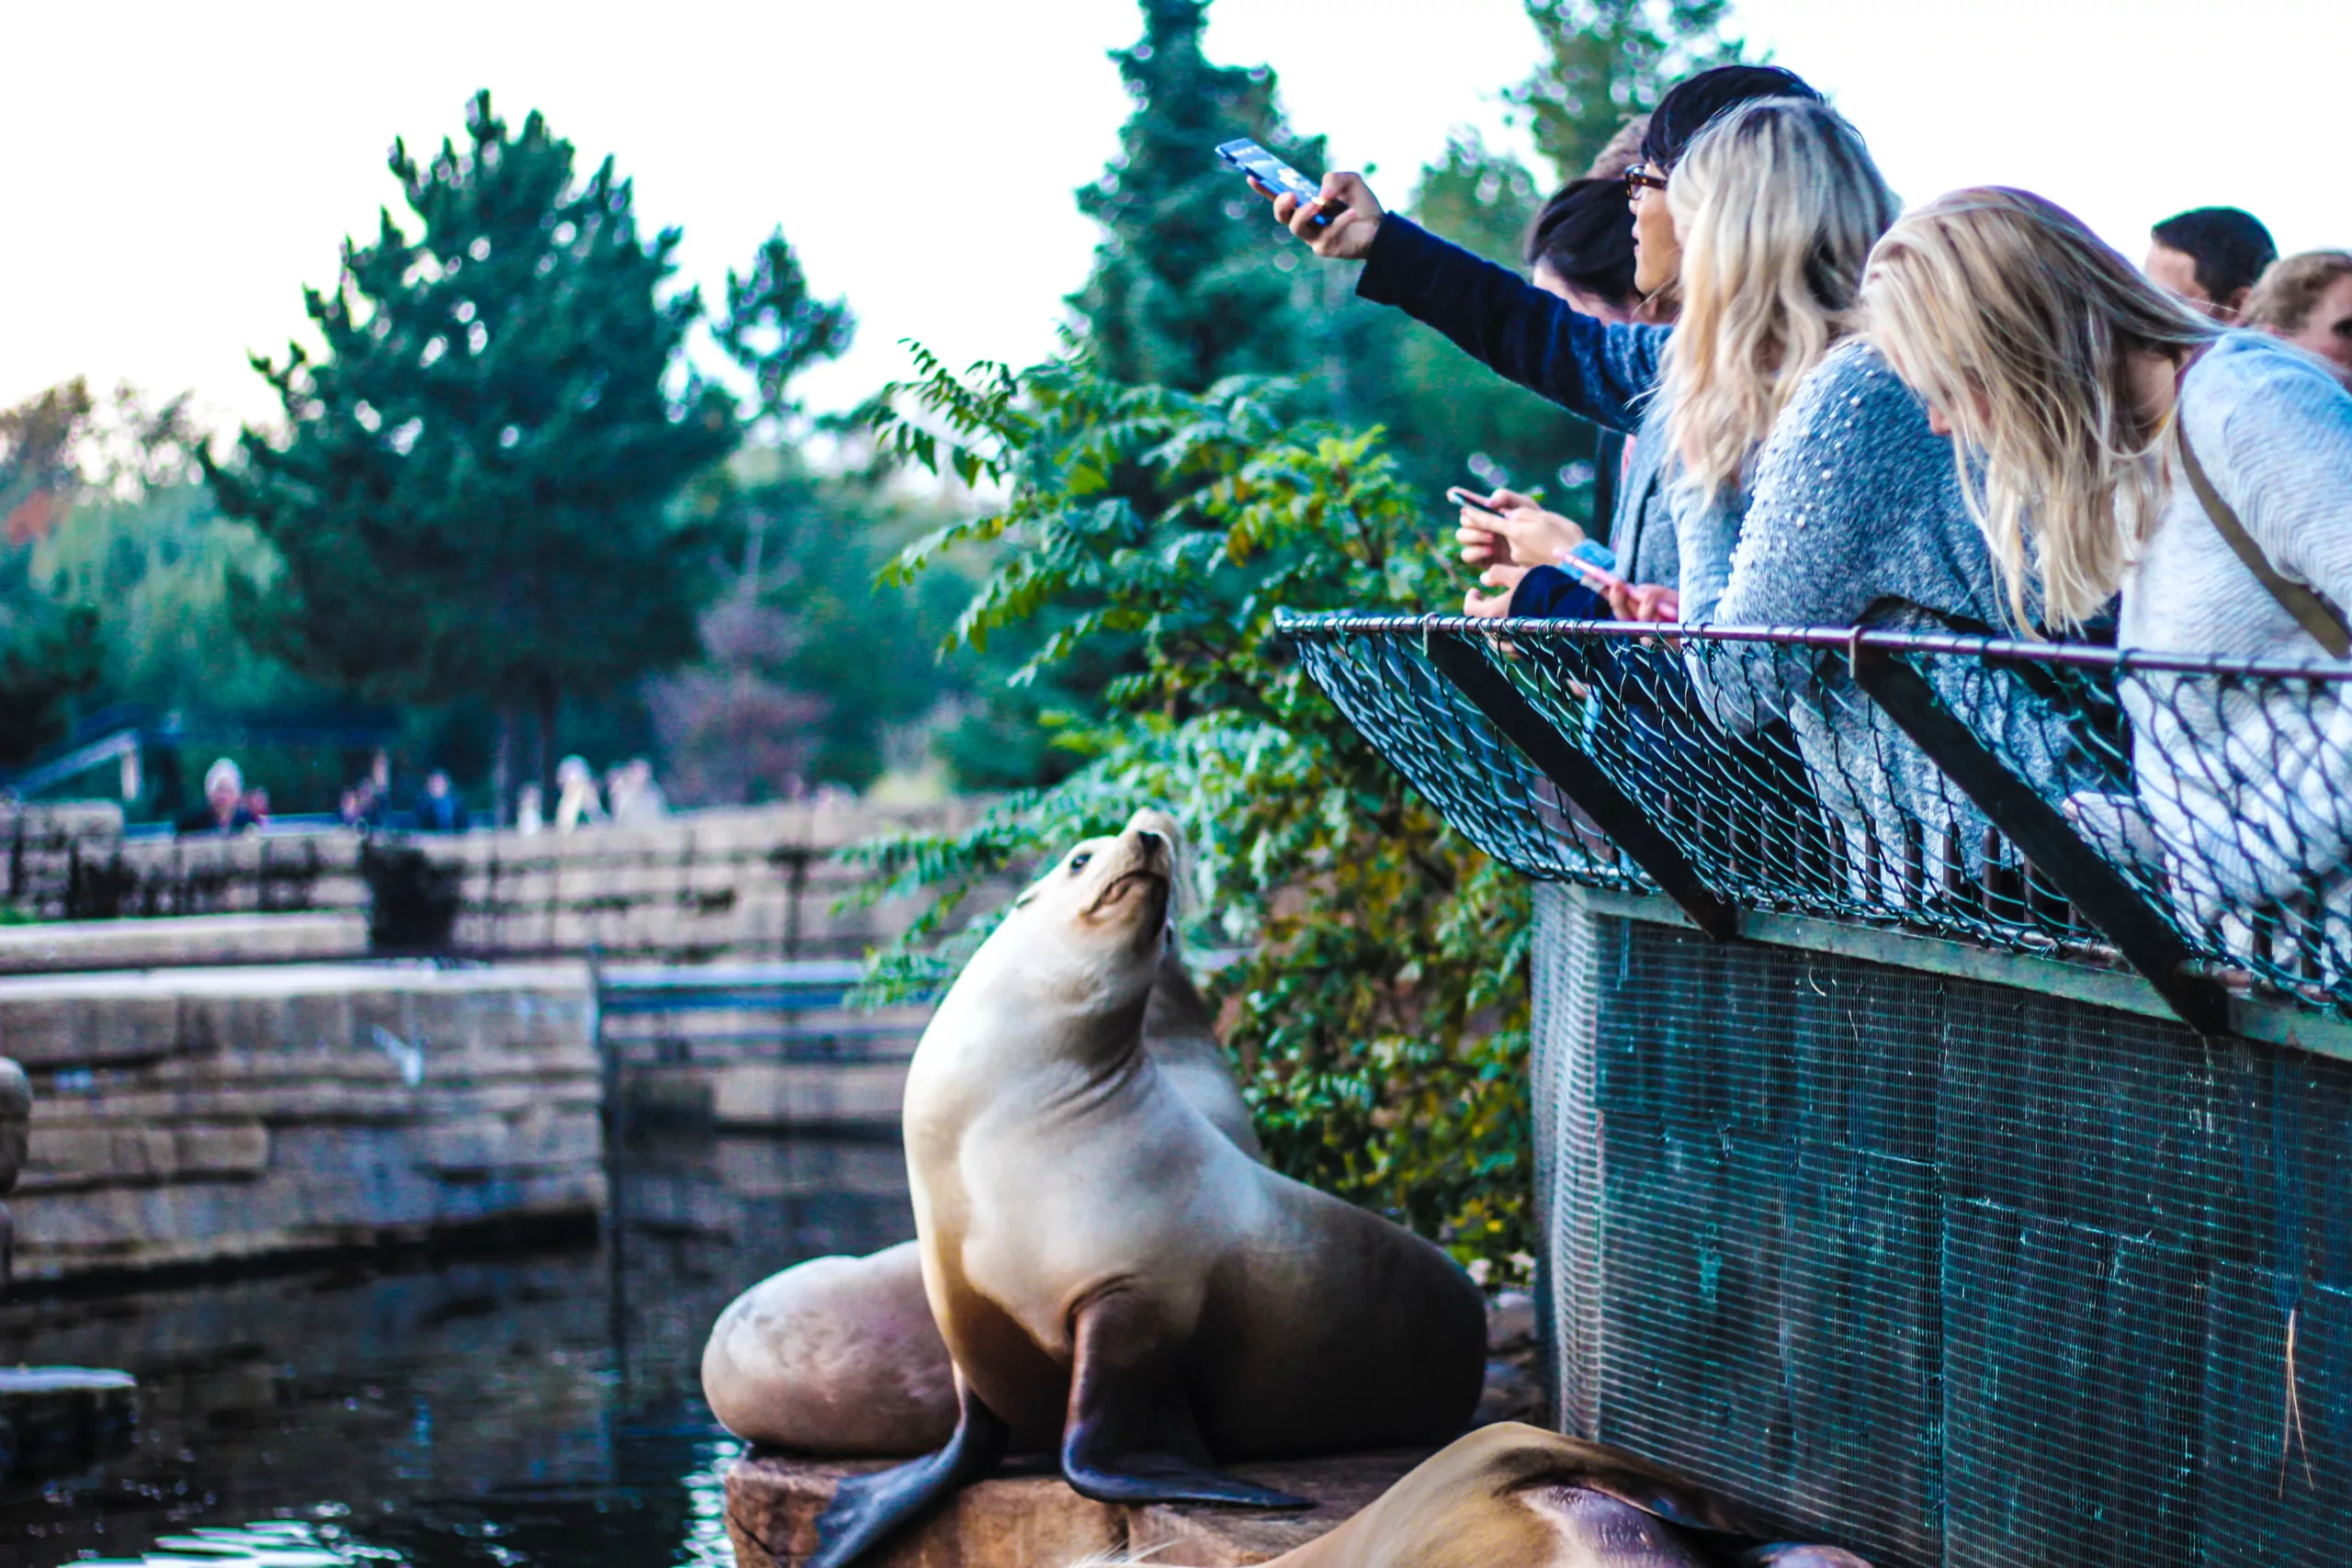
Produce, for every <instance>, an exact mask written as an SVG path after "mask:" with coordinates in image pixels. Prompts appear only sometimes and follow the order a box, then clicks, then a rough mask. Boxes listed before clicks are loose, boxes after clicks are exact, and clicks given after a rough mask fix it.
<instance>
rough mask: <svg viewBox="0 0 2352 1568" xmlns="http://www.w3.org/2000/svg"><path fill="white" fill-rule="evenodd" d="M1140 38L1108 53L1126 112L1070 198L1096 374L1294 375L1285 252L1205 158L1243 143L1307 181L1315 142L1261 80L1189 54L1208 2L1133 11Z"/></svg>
mask: <svg viewBox="0 0 2352 1568" xmlns="http://www.w3.org/2000/svg"><path fill="white" fill-rule="evenodd" d="M1141 3H1142V8H1143V22H1144V30H1143V38H1142V39H1140V40H1139V41H1138V42H1136V44H1135V45H1134V46H1133V47H1132V48H1128V49H1125V50H1119V51H1114V53H1113V54H1112V57H1111V58H1112V59H1113V60H1114V61H1116V62H1118V66H1119V74H1120V76H1121V78H1122V79H1123V80H1125V83H1126V86H1127V93H1128V96H1131V97H1132V98H1134V100H1135V110H1134V112H1133V113H1132V114H1130V115H1129V116H1128V117H1127V122H1126V124H1125V127H1124V128H1122V130H1120V133H1119V149H1120V150H1119V155H1118V157H1116V158H1115V159H1114V160H1113V161H1112V164H1111V166H1110V167H1109V168H1107V169H1105V170H1104V171H1103V177H1102V178H1101V179H1100V180H1098V181H1096V182H1095V183H1094V184H1093V185H1091V186H1086V187H1085V188H1083V189H1081V190H1080V192H1079V193H1078V205H1079V209H1080V211H1082V212H1084V213H1085V214H1086V215H1087V216H1088V217H1090V218H1091V219H1093V220H1095V221H1096V222H1098V223H1100V224H1102V225H1103V231H1104V233H1103V242H1102V243H1101V244H1100V245H1098V246H1097V247H1096V249H1095V252H1094V271H1093V274H1092V276H1090V277H1089V278H1088V279H1087V283H1086V287H1085V288H1084V289H1083V290H1082V291H1080V293H1079V294H1077V295H1075V296H1073V297H1072V298H1071V299H1070V304H1071V306H1072V307H1073V308H1074V309H1075V310H1077V311H1078V313H1079V315H1080V317H1081V318H1083V320H1084V321H1085V325H1086V340H1087V343H1088V344H1089V345H1090V346H1091V348H1092V350H1093V352H1094V354H1095V355H1096V356H1097V363H1098V365H1099V366H1100V367H1101V368H1102V369H1103V372H1104V373H1105V374H1107V375H1109V376H1112V377H1114V378H1117V379H1119V380H1123V381H1129V382H1138V383H1140V382H1153V383H1157V384H1159V385H1161V386H1168V387H1175V388H1180V389H1185V390H1190V391H1198V390H1201V389H1204V388H1206V387H1208V386H1209V385H1210V384H1211V383H1213V382H1215V381H1216V379H1217V378H1219V377H1220V376H1227V375H1231V374H1233V373H1234V372H1236V371H1245V370H1246V371H1267V372H1276V373H1281V372H1290V371H1296V370H1300V369H1304V368H1306V367H1307V365H1308V363H1309V361H1310V358H1311V355H1310V354H1309V352H1308V348H1307V345H1309V344H1313V343H1314V342H1315V341H1316V333H1315V332H1314V331H1313V330H1312V323H1311V322H1310V321H1308V320H1307V319H1306V316H1305V315H1304V314H1303V313H1302V311H1301V310H1300V309H1299V306H1298V304H1297V303H1295V299H1296V284H1295V281H1294V278H1295V274H1296V273H1297V272H1298V269H1299V266H1300V261H1299V257H1298V254H1297V250H1296V245H1295V242H1294V241H1292V240H1290V239H1289V237H1288V236H1286V235H1284V234H1283V233H1282V232H1281V231H1278V230H1277V229H1276V228H1275V226H1274V224H1273V223H1272V221H1271V220H1269V218H1268V217H1267V215H1266V211H1265V203H1264V201H1263V200H1262V199H1261V198H1260V197H1259V196H1258V195H1257V194H1256V193H1255V192H1253V191H1251V190H1250V187H1249V186H1247V185H1246V184H1244V183H1243V182H1242V180H1241V179H1240V177H1239V176H1238V175H1235V174H1234V173H1233V172H1232V171H1231V170H1230V169H1228V168H1227V166H1226V165H1225V164H1223V163H1221V162H1219V161H1218V159H1217V156H1216V148H1217V145H1218V144H1219V143H1220V142H1225V141H1232V140H1233V139H1234V138H1236V137H1241V136H1246V137H1249V138H1250V139H1251V140H1252V141H1256V142H1258V143H1259V144H1260V145H1261V146H1262V147H1264V148H1266V149H1267V150H1268V151H1269V152H1273V153H1274V154H1275V155H1276V156H1277V157H1280V158H1283V159H1285V160H1286V161H1288V162H1290V163H1291V164H1294V165H1295V166H1296V167H1298V168H1300V169H1302V170H1304V171H1305V172H1306V173H1307V174H1308V175H1319V174H1320V173H1321V172H1322V167H1323V148H1322V141H1321V139H1320V138H1317V139H1314V140H1301V139H1299V138H1296V137H1295V136H1293V135H1292V134H1291V132H1290V130H1289V129H1288V128H1287V127H1286V126H1285V125H1284V124H1283V118H1282V113H1281V110H1280V108H1279V107H1277V105H1276V101H1275V84H1274V75H1273V73H1272V72H1271V71H1268V70H1266V69H1265V68H1264V67H1262V66H1261V67H1258V68H1255V69H1242V68H1238V67H1235V66H1224V65H1213V64H1211V63H1210V62H1208V60H1207V58H1206V57H1205V56H1204V55H1203V54H1202V52H1201V32H1202V29H1203V28H1204V27H1205V26H1206V25H1207V12H1208V0H1141Z"/></svg>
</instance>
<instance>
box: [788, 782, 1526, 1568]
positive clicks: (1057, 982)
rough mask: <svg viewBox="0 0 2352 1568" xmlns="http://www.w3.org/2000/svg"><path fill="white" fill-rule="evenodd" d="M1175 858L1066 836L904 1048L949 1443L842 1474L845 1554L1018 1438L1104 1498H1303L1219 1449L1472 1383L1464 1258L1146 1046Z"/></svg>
mask: <svg viewBox="0 0 2352 1568" xmlns="http://www.w3.org/2000/svg"><path fill="white" fill-rule="evenodd" d="M1172 863H1173V854H1172V849H1171V845H1170V840H1169V838H1168V836H1167V835H1166V834H1165V832H1163V831H1161V830H1159V829H1158V828H1157V827H1156V826H1155V825H1154V824H1153V823H1152V821H1151V819H1150V818H1141V819H1139V820H1137V821H1135V822H1131V823H1130V824H1129V825H1128V827H1127V829H1126V830H1125V832H1123V833H1121V834H1119V835H1118V836H1117V837H1115V838H1108V839H1096V840H1090V841H1088V842H1086V843H1083V844H1080V846H1079V847H1078V848H1076V849H1075V850H1072V851H1071V852H1069V854H1068V855H1066V856H1065V857H1064V858H1063V859H1062V860H1061V861H1060V862H1059V863H1057V864H1056V865H1055V866H1054V867H1053V868H1052V869H1051V870H1050V871H1048V872H1047V873H1046V874H1045V875H1044V876H1043V877H1041V878H1040V879H1039V880H1038V881H1037V882H1036V883H1035V885H1034V886H1031V887H1030V888H1029V889H1028V891H1026V892H1025V893H1023V895H1022V896H1021V897H1020V898H1019V899H1018V900H1016V901H1015V903H1014V906H1013V908H1012V911H1011V913H1010V914H1008V915H1007V917H1006V918H1005V920H1004V923H1003V924H1002V925H1001V926H1000V927H999V928H998V929H997V930H996V931H995V932H994V933H992V934H991V935H990V936H989V939H988V941H987V942H984V943H983V944H982V945H981V947H980V949H979V951H978V952H977V953H974V954H973V956H972V959H971V961H970V962H969V963H968V964H967V965H966V966H965V969H964V972H963V974H962V975H961V976H958V977H957V979H956V984H955V986H954V987H951V988H950V990H949V991H948V993H947V996H946V998H945V999H944V1001H942V1003H941V1004H940V1008H939V1011H938V1013H937V1015H936V1016H935V1017H933V1020H932V1022H931V1026H930V1028H929V1029H927V1030H926V1031H925V1032H924V1033H923V1037H922V1043H921V1045H920V1046H919V1047H918V1048H917V1050H916V1052H915V1059H914V1063H913V1066H912V1067H911V1069H910V1073H909V1076H908V1081H907V1100H906V1137H907V1165H908V1172H909V1176H910V1180H911V1185H912V1189H913V1195H914V1201H915V1223H916V1229H917V1232H918V1235H919V1239H920V1241H921V1243H922V1275H923V1288H924V1291H925V1292H926V1294H927V1295H928V1296H929V1298H930V1301H931V1306H932V1314H933V1317H934V1318H935V1319H936V1320H937V1321H938V1323H939V1325H940V1327H941V1330H942V1332H943V1334H944V1337H945V1338H946V1341H947V1346H948V1349H949V1352H950V1353H951V1354H952V1355H953V1357H954V1358H955V1362H956V1385H957V1394H958V1399H959V1411H958V1418H957V1423H956V1432H955V1435H954V1436H953V1437H952V1438H950V1439H949V1441H948V1443H947V1445H946V1446H945V1447H944V1449H942V1450H940V1451H939V1452H937V1453H935V1454H933V1455H931V1456H929V1457H928V1458H926V1459H922V1460H919V1461H915V1462H914V1463H912V1464H907V1465H900V1466H899V1467H897V1468H896V1469H893V1470H888V1471H883V1472H878V1473H876V1474H873V1475H866V1476H856V1477H853V1478H851V1479H850V1480H848V1481H845V1482H843V1483H842V1485H841V1486H840V1488H839V1489H838V1490H837V1491H836V1492H835V1494H834V1496H833V1499H832V1502H831V1506H828V1507H827V1509H826V1510H825V1513H824V1514H823V1516H822V1517H820V1519H819V1521H818V1536H819V1546H818V1550H817V1552H816V1555H815V1556H814V1557H813V1558H811V1559H810V1563H809V1568H842V1565H844V1564H846V1563H849V1562H854V1561H855V1560H856V1559H857V1558H859V1557H860V1556H862V1555H863V1554H864V1553H865V1551H866V1550H867V1549H868V1548H870V1547H872V1546H873V1545H875V1544H876V1542H878V1541H880V1540H883V1539H884V1538H885V1537H887V1536H888V1535H889V1534H890V1533H892V1532H893V1531H895V1530H896V1529H899V1527H901V1526H903V1525H906V1524H908V1523H910V1522H911V1521H913V1520H914V1519H915V1518H917V1517H920V1516H921V1515H922V1514H923V1513H924V1512H926V1511H927V1510H928V1509H929V1508H930V1507H931V1506H933V1505H934V1504H936V1503H937V1502H939V1501H940V1500H941V1499H943V1498H944V1497H945V1496H946V1495H949V1494H950V1493H952V1492H953V1491H954V1490H955V1489H956V1488H957V1487H959V1486H961V1485H962V1484H964V1483H967V1482H968V1481H971V1480H974V1479H977V1478H978V1477H979V1476H981V1475H984V1474H986V1473H988V1472H989V1471H991V1470H992V1469H994V1468H995V1466H996V1465H997V1463H998V1462H999V1461H1001V1458H1002V1457H1003V1455H1004V1453H1005V1452H1006V1450H1007V1449H1008V1448H1009V1447H1010V1446H1011V1445H1012V1444H1013V1443H1015V1442H1019V1441H1022V1440H1023V1439H1032V1440H1034V1439H1039V1438H1053V1437H1056V1436H1057V1437H1058V1438H1059V1458H1060V1464H1061V1471H1062V1474H1063V1476H1064V1477H1065V1478H1066V1479H1067V1480H1068V1481H1069V1483H1070V1484H1071V1486H1072V1487H1074V1488H1075V1489H1076V1490H1077V1491H1079V1492H1080V1494H1082V1495H1085V1496H1088V1497H1091V1498H1094V1499H1096V1500H1097V1501H1102V1502H1118V1503H1139V1502H1223V1503H1240V1504H1250V1505H1257V1506H1277V1507H1279V1506H1296V1505H1297V1504H1298V1503H1299V1501H1300V1500H1299V1499H1295V1498H1292V1497H1288V1496H1285V1495H1283V1494H1281V1493H1277V1492H1272V1491H1269V1490H1267V1489H1266V1488H1263V1487H1260V1486H1255V1485H1252V1484H1250V1483H1246V1482H1243V1481H1239V1480H1237V1479H1236V1478H1234V1477H1232V1476H1229V1475H1225V1474H1222V1473H1220V1472H1218V1471H1217V1470H1216V1469H1215V1468H1214V1466H1215V1465H1216V1463H1218V1462H1220V1461H1237V1460H1244V1459H1250V1458H1275V1457H1281V1456H1287V1455H1300V1454H1309V1453H1322V1452H1336V1451H1340V1450H1350V1449H1362V1448H1378V1447H1395V1446H1401V1445H1407V1444H1413V1443H1427V1442H1437V1441H1442V1440H1443V1439H1444V1438H1449V1437H1451V1436H1452V1435H1453V1434H1454V1433H1455V1432H1458V1431H1460V1430H1461V1428H1462V1427H1463V1425H1464V1423H1465V1422H1466V1421H1467V1420H1468V1418H1469V1416H1470V1414H1471V1411H1472V1409H1473V1408H1474V1407H1475V1405H1476V1403H1477V1398H1478V1393H1479V1388H1480V1386H1481V1383H1482V1381H1483V1373H1484V1361H1485V1348H1486V1314H1485V1307H1484V1303H1483V1301H1482V1300H1481V1298H1480V1295H1479V1293H1478V1290H1477V1287H1476V1285H1474V1284H1472V1283H1471V1282H1470V1279H1469V1277H1468V1276H1467V1275H1466V1274H1464V1272H1463V1271H1462V1270H1461V1269H1459V1268H1457V1267H1456V1266H1455V1265H1454V1263H1453V1260H1452V1259H1451V1258H1447V1257H1446V1256H1445V1254H1444V1253H1442V1251H1440V1250H1439V1249H1438V1248H1436V1247H1432V1246H1431V1245H1430V1244H1429V1243H1428V1242H1426V1241H1423V1240H1422V1239H1420V1238H1419V1236H1416V1235H1412V1234H1411V1233H1410V1232H1408V1231H1407V1230H1404V1229H1403V1228H1401V1227H1399V1226H1397V1225H1394V1224H1390V1223H1388V1222H1387V1221H1385V1220H1383V1219H1380V1218H1378V1217H1377V1216H1375V1215H1373V1214H1370V1213H1366V1212H1364V1211H1363V1210H1361V1209H1358V1208H1356V1207H1354V1206H1353V1205H1351V1204H1349V1203H1345V1202H1342V1201H1340V1200H1339V1199H1336V1198H1333V1197H1330V1196H1329V1195H1328V1194H1326V1193H1321V1192H1317V1191H1316V1190H1313V1189H1312V1188H1309V1187H1306V1186H1304V1185H1302V1184H1300V1183H1298V1182H1295V1181H1292V1180H1290V1179H1288V1178H1286V1177H1283V1176H1280V1175H1277V1174H1276V1173H1274V1172H1272V1171H1270V1170H1268V1169H1266V1168H1264V1167H1263V1166H1261V1165H1259V1164H1258V1163H1256V1162H1255V1161H1253V1160H1251V1159H1250V1157H1249V1156H1246V1155H1244V1154H1243V1153H1242V1152H1241V1151H1240V1150H1238V1149H1237V1148H1236V1147H1235V1146H1234V1145H1233V1144H1232V1143H1231V1142H1230V1141H1229V1140H1227V1138H1225V1137H1224V1136H1222V1135H1220V1134H1218V1133H1217V1131H1216V1129H1215V1128H1214V1127H1212V1126H1211V1125H1210V1124H1209V1122H1208V1121H1207V1120H1206V1119H1205V1118H1204V1117H1203V1116H1202V1115H1201V1113H1200V1112H1199V1111H1197V1110H1195V1109H1194V1108H1193V1106H1192V1105H1191V1104H1189V1103H1188V1102H1187V1101H1186V1100H1185V1099H1184V1097H1183V1096H1182V1094H1180V1093H1178V1092H1177V1090H1176V1089H1175V1088H1174V1086H1173V1085H1172V1084H1171V1083H1170V1079H1169V1076H1168V1075H1167V1074H1166V1073H1165V1072H1164V1071H1162V1070H1161V1068H1160V1067H1159V1066H1158V1064H1157V1063H1155V1062H1154V1061H1153V1060H1152V1059H1151V1057H1150V1055H1148V1053H1147V1052H1145V1050H1144V1049H1143V1015H1144V1010H1145V1005H1146V1002H1147V1000H1148V996H1149V993H1150V990H1151V983H1152V976H1153V973H1154V971H1155V969H1156V967H1157V965H1158V964H1159V956H1160V953H1161V952H1162V950H1163V948H1164V945H1165V942H1166V940H1167V924H1168V921H1167V915H1168V905H1169V897H1170V883H1171V870H1172Z"/></svg>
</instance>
